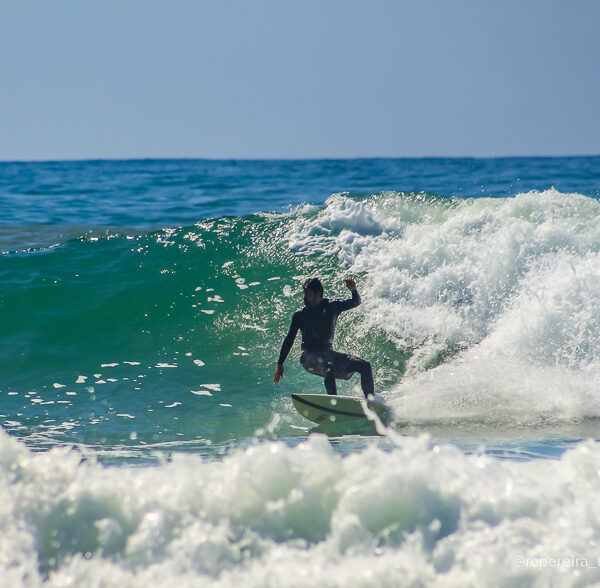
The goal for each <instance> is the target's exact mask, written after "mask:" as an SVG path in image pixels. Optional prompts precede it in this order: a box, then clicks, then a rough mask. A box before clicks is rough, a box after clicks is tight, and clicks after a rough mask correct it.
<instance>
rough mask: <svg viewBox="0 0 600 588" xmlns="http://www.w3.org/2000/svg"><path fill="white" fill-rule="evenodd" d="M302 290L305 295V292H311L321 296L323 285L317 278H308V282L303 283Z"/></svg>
mask: <svg viewBox="0 0 600 588" xmlns="http://www.w3.org/2000/svg"><path fill="white" fill-rule="evenodd" d="M303 289H304V293H305V294H306V292H307V290H312V291H313V292H317V294H318V293H321V294H323V284H321V280H319V278H308V280H306V281H305V282H304V287H303Z"/></svg>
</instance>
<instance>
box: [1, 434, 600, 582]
mask: <svg viewBox="0 0 600 588" xmlns="http://www.w3.org/2000/svg"><path fill="white" fill-rule="evenodd" d="M599 464H600V445H599V444H597V443H593V442H584V443H581V444H580V445H578V446H577V447H575V448H574V449H573V450H571V451H568V452H567V453H565V454H564V455H563V456H562V458H561V459H560V460H556V461H552V460H536V461H533V462H525V463H523V462H510V461H499V460H496V459H494V458H491V457H489V456H485V455H483V456H482V455H470V456H467V455H464V454H463V453H462V452H460V451H459V450H458V449H457V448H455V447H453V446H449V445H441V446H440V445H434V446H432V445H431V442H430V441H429V439H428V438H427V437H425V436H424V437H420V438H401V439H399V440H396V445H395V447H394V448H393V449H392V450H383V449H379V448H378V447H377V446H375V445H371V446H369V447H368V448H367V449H366V450H364V451H363V452H361V453H356V454H351V455H349V456H346V457H342V456H340V455H339V454H337V453H335V452H334V451H333V450H332V447H331V445H330V444H329V442H328V440H327V438H326V437H324V436H318V435H313V436H311V437H310V438H309V439H308V441H306V442H303V443H301V444H300V445H298V446H296V447H294V448H290V447H287V446H286V445H284V444H283V443H282V442H269V443H262V444H260V445H255V446H250V447H249V448H247V449H246V450H242V449H238V450H236V451H235V452H234V453H232V454H230V455H229V456H227V457H225V458H224V459H223V460H222V461H216V462H215V461H208V462H207V461H203V460H202V459H201V458H200V457H198V456H194V455H190V454H181V455H175V456H174V457H173V459H172V461H171V462H168V463H164V464H162V465H159V466H156V467H136V468H126V467H122V468H106V467H103V466H101V465H100V464H98V463H95V462H94V461H93V460H91V461H90V460H88V461H84V462H82V461H81V460H80V455H79V454H78V453H77V452H74V451H71V450H67V449H58V448H56V449H52V450H51V451H49V452H47V453H31V452H30V451H29V450H28V449H27V448H26V447H25V446H24V445H23V444H22V443H20V442H18V441H16V440H15V439H13V438H10V437H9V436H8V435H7V434H5V433H4V432H0V483H1V484H2V517H1V519H0V521H1V525H2V533H1V534H0V575H1V577H2V579H3V582H4V583H5V584H6V585H10V586H14V587H19V586H39V585H42V584H44V585H47V586H65V585H68V584H69V585H75V586H83V585H93V586H101V585H124V586H144V587H145V586H148V585H152V586H173V585H178V586H196V585H198V584H199V582H200V583H202V582H206V583H209V582H217V583H218V585H219V586H240V585H243V586H265V585H294V586H322V585H323V579H324V578H325V579H326V583H327V585H330V586H344V587H347V586H377V587H380V586H402V585H430V586H448V585H452V586H486V585H488V586H497V585H508V584H511V585H533V584H535V585H540V586H542V585H549V584H550V583H551V582H556V580H557V578H559V579H560V583H561V585H572V584H575V583H578V584H585V583H591V582H598V581H600V569H599V568H598V567H597V563H598V558H600V542H598V541H597V529H598V528H599V527H600V506H599V504H598V500H597V496H598V493H599V492H600V468H599ZM552 558H554V559H552Z"/></svg>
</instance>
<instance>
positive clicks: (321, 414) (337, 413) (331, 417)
mask: <svg viewBox="0 0 600 588" xmlns="http://www.w3.org/2000/svg"><path fill="white" fill-rule="evenodd" d="M292 402H293V403H294V406H295V407H296V410H297V411H298V412H299V413H300V414H301V415H302V416H303V417H305V418H307V419H308V420H309V421H312V422H313V423H317V424H325V423H339V422H343V421H348V420H353V419H367V418H368V417H367V415H366V414H365V412H364V410H363V406H364V404H363V402H364V401H362V402H361V400H359V399H358V398H355V397H353V396H334V395H330V394H292ZM367 408H369V409H370V410H372V411H373V412H375V414H377V416H378V417H380V418H381V419H382V420H384V422H385V420H387V417H388V416H389V408H388V407H387V406H386V405H385V404H383V402H381V400H378V399H377V398H375V399H373V400H368V401H367Z"/></svg>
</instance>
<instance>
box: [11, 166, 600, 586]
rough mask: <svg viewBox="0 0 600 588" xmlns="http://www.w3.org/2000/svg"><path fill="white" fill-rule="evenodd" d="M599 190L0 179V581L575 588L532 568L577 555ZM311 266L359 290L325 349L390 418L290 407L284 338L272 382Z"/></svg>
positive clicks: (332, 287) (167, 171) (584, 486)
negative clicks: (337, 353) (357, 361)
mask: <svg viewBox="0 0 600 588" xmlns="http://www.w3.org/2000/svg"><path fill="white" fill-rule="evenodd" d="M599 188H600V158H512V159H490V160H473V159H464V160H456V159H447V160H446V159H422V160H377V159H375V160H340V161H333V160H327V161H266V162H262V161H214V162H213V161H195V160H182V161H179V160H177V161H175V160H173V161H170V160H169V161H90V162H39V163H0V213H1V214H2V219H3V226H2V227H1V228H0V251H1V252H2V255H1V257H0V278H1V280H0V325H1V327H0V328H1V336H2V345H1V346H0V353H1V354H2V366H3V373H2V378H1V379H0V394H1V398H2V404H1V407H0V418H1V419H2V420H1V423H2V427H3V429H4V431H3V432H1V438H0V442H1V444H2V447H3V449H2V451H1V452H0V455H2V457H1V468H0V470H1V477H2V488H3V490H2V492H3V497H4V499H5V504H6V513H7V514H6V516H5V517H4V522H3V523H2V524H3V532H4V534H5V536H6V537H9V538H10V541H9V542H8V543H6V544H5V545H0V553H1V554H2V561H3V562H4V563H2V564H1V565H2V566H3V568H2V569H3V573H4V575H6V577H7V578H10V579H11V580H12V582H13V585H19V584H22V585H41V584H48V585H57V586H58V585H66V584H67V583H68V581H67V580H68V579H70V580H69V582H72V581H75V583H76V584H78V585H84V584H86V583H88V582H89V580H90V578H96V579H98V578H99V579H102V580H103V581H106V582H111V583H114V582H117V581H121V582H124V583H125V584H126V585H138V584H142V583H146V584H147V583H148V582H152V583H158V584H167V583H172V582H173V581H174V580H173V579H174V578H175V579H176V580H177V581H179V582H180V583H183V584H185V583H186V582H188V583H190V585H196V584H195V583H196V582H198V581H204V582H213V581H214V582H216V581H218V582H220V583H221V584H223V585H228V584H234V583H235V584H240V583H243V584H248V585H278V584H281V583H284V584H285V583H288V584H294V585H321V584H322V583H320V582H319V578H321V579H322V577H325V578H327V582H325V583H326V584H327V583H329V584H330V585H338V583H339V584H340V585H341V584H344V585H348V584H349V585H373V586H375V585H377V586H380V585H387V584H389V585H398V584H402V583H406V584H407V585H408V584H410V583H411V582H413V581H414V582H416V583H418V582H422V583H423V584H436V583H439V584H440V585H445V584H447V583H455V584H458V585H467V584H469V583H471V584H472V585H482V584H486V583H488V584H493V583H494V579H497V578H498V577H500V578H502V579H505V580H506V582H514V583H516V584H519V585H529V584H530V583H535V582H539V583H540V585H542V584H544V583H545V582H546V580H547V579H548V578H550V577H552V576H551V574H552V573H557V572H560V573H561V574H563V576H562V577H563V578H564V579H565V583H566V584H570V583H575V581H576V580H577V581H583V582H584V583H586V582H587V581H588V580H589V581H598V580H599V579H600V577H599V575H598V574H597V567H596V568H593V567H592V566H591V565H586V566H584V565H583V564H581V562H578V563H577V562H576V563H573V561H571V560H568V561H567V559H564V561H563V562H562V563H561V564H560V565H558V566H557V565H551V564H549V563H548V562H547V561H546V564H545V565H543V561H541V560H540V558H542V559H543V558H544V557H545V558H546V559H548V558H550V557H559V558H561V557H562V558H568V557H579V558H588V559H589V562H591V561H592V560H593V559H594V558H597V557H600V551H599V548H598V547H597V545H600V543H599V542H598V541H597V539H598V537H597V535H598V532H597V529H598V528H600V511H598V512H597V507H596V499H595V496H597V490H598V488H597V486H598V484H599V483H600V481H599V480H598V473H597V472H598V471H600V459H599V457H598V456H600V445H598V444H597V443H596V441H595V439H596V438H597V437H598V433H597V431H598V423H599V422H600V420H599V417H600V396H599V395H598V392H597V390H598V383H599V382H600V343H599V342H598V341H599V339H598V336H597V334H598V332H599V330H600V324H599V323H600V318H599V317H600V277H599V276H600V271H599V268H600V202H599V201H598V198H599ZM314 275H318V276H319V277H321V279H322V281H323V283H324V285H325V289H326V293H327V295H329V296H330V297H346V296H347V295H348V293H347V290H346V289H345V287H344V283H343V281H344V277H345V276H346V275H352V276H354V277H355V278H356V280H357V283H358V286H359V290H360V292H361V295H362V297H363V303H362V305H361V306H360V307H359V308H357V309H355V310H353V311H350V312H348V313H346V314H345V315H343V316H342V317H341V318H340V320H339V322H338V328H337V332H336V342H335V347H336V348H337V349H339V350H343V351H346V352H350V353H354V354H356V355H359V356H361V357H364V358H366V359H368V360H369V361H371V363H372V365H373V368H374V375H375V382H376V388H377V390H378V392H379V393H380V395H381V396H382V398H384V399H385V401H386V403H387V404H388V406H390V407H391V409H392V411H393V413H394V423H393V424H392V426H390V427H389V428H385V427H383V426H381V425H380V424H378V423H376V424H375V425H373V424H369V425H368V426H355V425H352V426H350V425H348V426H346V425H341V424H338V425H336V426H333V425H332V426H328V427H320V428H318V427H315V426H313V425H312V424H311V423H309V422H308V421H306V420H304V419H303V418H302V417H301V416H300V415H299V414H297V413H296V411H295V410H294V409H293V406H292V404H291V401H290V394H291V393H292V392H307V391H308V392H312V391H314V392H321V391H322V381H321V380H320V379H319V378H316V377H315V376H311V375H310V374H308V373H306V372H304V371H303V370H302V368H301V366H300V365H299V363H298V361H297V359H298V355H299V353H298V350H299V344H298V343H296V345H295V347H294V348H293V350H292V352H291V354H290V356H289V358H288V360H287V362H286V372H285V376H284V378H283V379H282V381H281V382H280V383H279V384H278V385H275V384H274V383H273V382H272V374H273V371H274V368H275V362H276V359H277V355H278V352H279V346H280V344H281V341H282V339H283V336H284V335H285V333H286V331H287V327H288V325H289V320H290V318H291V314H292V312H293V311H294V310H296V309H297V308H299V307H300V306H301V304H302V296H301V293H300V288H301V284H302V282H303V280H304V279H305V278H306V277H308V276H314ZM339 391H340V393H345V394H351V395H356V396H357V397H358V396H360V394H361V393H360V384H359V381H358V379H357V378H354V379H352V380H350V381H348V382H344V381H342V382H341V383H340V384H339ZM596 513H597V514H596ZM532 521H533V522H532ZM531 525H533V527H531ZM531 529H533V530H531ZM473 546H475V547H473ZM473 550H475V553H476V554H477V557H473V555H472V554H473ZM517 556H519V557H520V556H523V557H524V558H525V563H518V562H517V563H515V561H514V558H515V557H517ZM536 558H537V559H536ZM484 561H485V562H487V563H485V564H484V563H483V562H484ZM519 561H520V560H519ZM586 561H587V560H586ZM589 562H588V563H589ZM290 570H292V571H290ZM290 573H292V574H293V575H292V576H289V575H286V574H290ZM322 574H325V576H323V575H322ZM292 580H293V581H292ZM386 583H387V584H386Z"/></svg>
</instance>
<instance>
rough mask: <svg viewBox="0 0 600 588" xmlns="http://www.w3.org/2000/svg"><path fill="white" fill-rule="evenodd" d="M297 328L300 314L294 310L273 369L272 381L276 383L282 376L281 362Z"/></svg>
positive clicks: (290, 345) (292, 342) (290, 346)
mask: <svg viewBox="0 0 600 588" xmlns="http://www.w3.org/2000/svg"><path fill="white" fill-rule="evenodd" d="M299 328H300V316H299V314H298V313H297V312H295V313H294V314H293V316H292V323H291V324H290V328H289V331H288V334H287V335H286V336H285V339H284V340H283V343H282V344H281V351H280V352H279V359H278V360H277V368H276V369H275V373H274V374H273V381H274V382H275V383H276V384H277V382H279V380H280V379H281V377H282V376H283V362H284V361H285V358H286V357H287V356H288V353H289V352H290V349H291V348H292V345H293V344H294V341H295V339H296V334H297V333H298V329H299Z"/></svg>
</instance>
